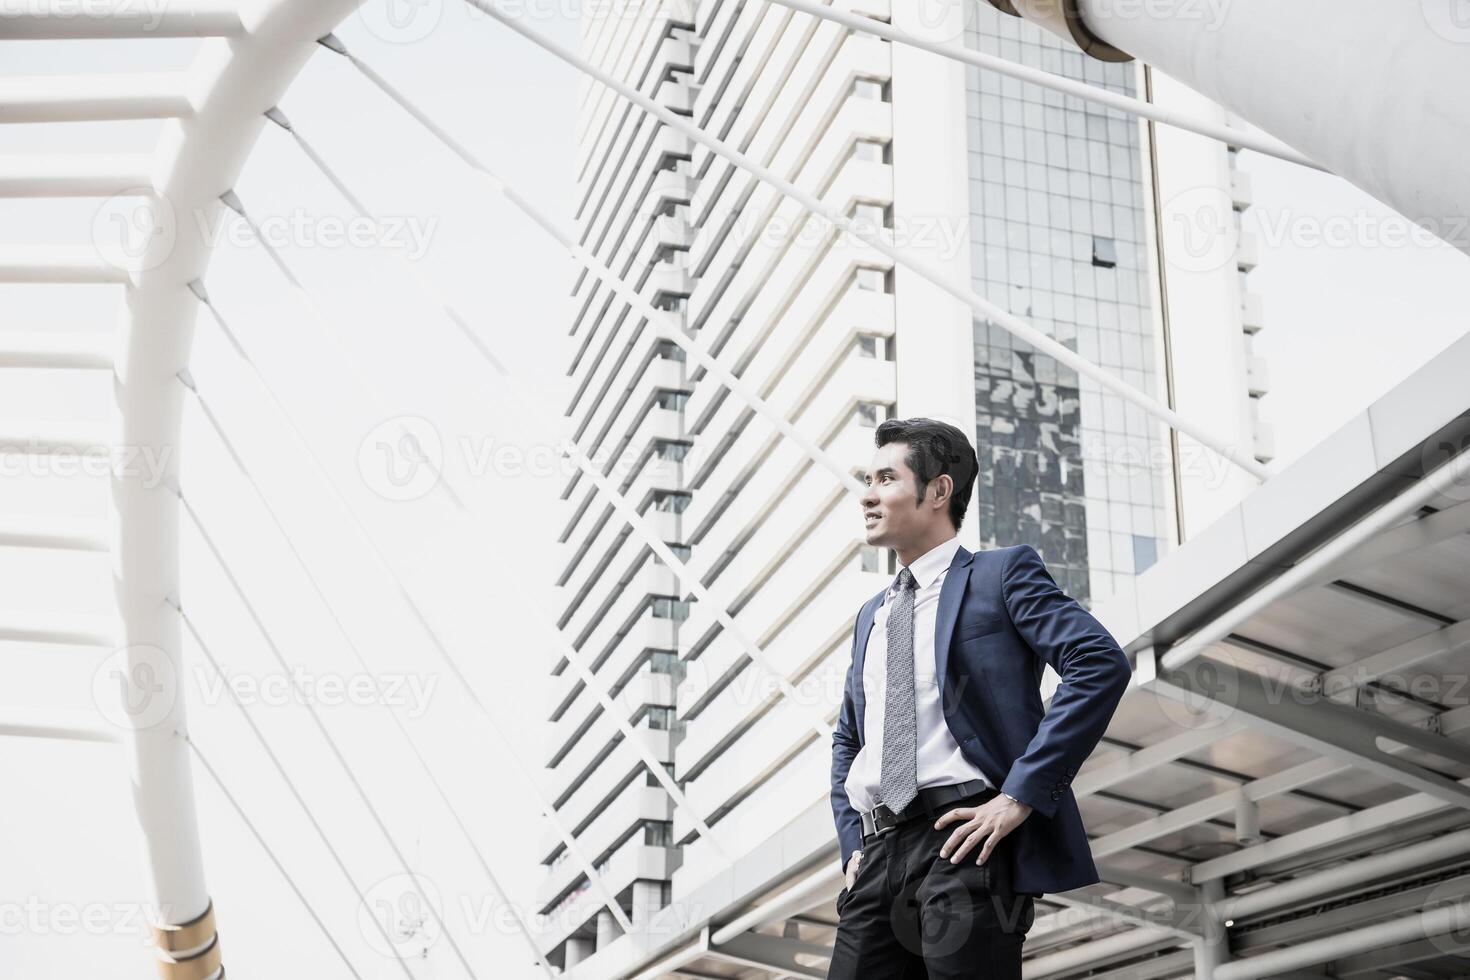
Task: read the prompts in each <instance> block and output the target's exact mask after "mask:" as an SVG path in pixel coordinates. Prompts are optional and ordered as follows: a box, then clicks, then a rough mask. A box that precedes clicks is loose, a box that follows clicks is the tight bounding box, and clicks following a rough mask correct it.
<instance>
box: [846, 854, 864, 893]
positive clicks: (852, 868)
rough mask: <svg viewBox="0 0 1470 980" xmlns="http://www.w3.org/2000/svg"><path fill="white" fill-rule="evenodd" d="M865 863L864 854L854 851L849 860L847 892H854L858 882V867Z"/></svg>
mask: <svg viewBox="0 0 1470 980" xmlns="http://www.w3.org/2000/svg"><path fill="white" fill-rule="evenodd" d="M862 862H863V852H862V851H853V852H852V855H851V856H850V857H849V858H848V859H847V890H848V891H852V886H853V885H854V884H855V883H856V882H857V871H858V865H859V864H862Z"/></svg>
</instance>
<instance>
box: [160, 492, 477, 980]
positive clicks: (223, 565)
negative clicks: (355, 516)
mask: <svg viewBox="0 0 1470 980" xmlns="http://www.w3.org/2000/svg"><path fill="white" fill-rule="evenodd" d="M180 500H181V501H182V504H183V508H184V512H185V513H186V514H188V515H189V519H190V520H191V521H192V522H193V524H194V528H195V530H196V531H198V532H199V536H200V538H201V539H202V540H203V541H204V544H205V547H206V548H207V549H208V550H209V553H210V554H211V555H212V556H213V557H214V561H215V564H216V565H217V566H218V567H219V569H220V571H221V572H223V573H224V576H225V578H226V580H227V581H229V583H230V589H231V591H232V592H234V593H235V596H236V598H238V599H239V600H240V604H241V605H242V606H243V607H244V609H245V612H246V615H247V616H249V618H250V621H251V623H252V624H253V625H254V626H255V630H256V632H257V633H258V634H259V635H260V637H261V639H263V640H264V641H265V646H266V649H267V650H269V651H270V654H271V658H272V659H273V660H275V662H276V665H277V666H278V667H280V668H281V670H282V672H284V673H285V674H286V675H287V676H288V677H289V678H290V681H291V688H292V691H293V692H294V694H295V696H296V700H297V702H298V703H299V704H300V705H301V706H302V707H304V708H305V709H306V713H307V715H308V716H309V717H310V718H311V721H312V725H313V727H315V728H316V730H317V733H318V734H319V735H321V737H322V740H323V741H324V742H325V743H326V744H327V748H328V749H330V750H331V753H332V757H333V759H335V760H336V762H337V766H338V768H339V769H341V771H342V773H343V775H345V776H346V777H347V781H348V782H349V783H351V784H352V788H353V791H354V792H355V793H356V794H357V798H358V800H359V801H360V802H361V803H362V805H363V809H365V810H366V811H367V812H368V815H369V816H370V817H372V821H373V825H374V826H375V827H377V829H378V833H379V835H380V836H382V838H383V842H384V843H386V844H387V845H388V849H389V850H390V851H392V852H393V856H394V857H395V858H396V859H397V860H398V865H399V867H400V868H402V870H403V873H404V875H406V876H407V877H408V879H409V880H410V881H412V882H413V884H414V890H415V891H417V892H418V895H419V897H420V898H421V899H423V901H424V905H425V907H426V909H427V911H428V914H429V916H430V917H432V918H433V920H434V923H435V924H436V925H437V926H438V927H439V929H440V931H441V932H443V934H444V938H445V939H447V940H449V948H450V949H451V950H453V951H454V955H455V958H456V959H458V960H459V964H460V966H462V967H463V968H464V971H465V972H466V973H468V974H469V975H470V977H471V980H475V971H474V969H473V968H472V967H471V966H470V963H469V959H468V958H467V957H466V956H465V954H464V951H463V950H462V949H461V948H460V945H459V940H457V939H455V937H454V933H453V932H452V931H450V929H449V926H448V924H447V923H446V922H445V921H444V919H443V916H442V915H441V913H440V911H439V909H438V908H437V907H435V906H434V904H433V903H432V902H431V901H430V900H429V896H428V895H427V894H426V893H425V892H424V890H423V889H422V888H421V887H420V886H419V883H418V877H417V876H416V875H415V874H414V872H413V866H412V865H411V864H409V861H408V857H407V856H406V855H405V854H404V853H403V849H402V847H400V846H399V843H398V840H397V838H396V837H395V836H394V834H393V832H392V830H390V829H389V827H388V823H387V821H386V820H384V818H383V815H382V813H381V812H380V811H379V810H378V807H377V805H376V804H374V803H373V799H372V797H371V796H370V795H369V794H368V791H367V788H366V787H365V786H363V784H362V780H361V778H360V777H359V776H358V773H357V769H356V767H354V766H353V765H352V763H350V762H349V761H348V760H347V756H346V755H345V754H344V753H343V751H342V747H341V746H340V745H339V744H338V742H337V739H336V737H335V736H333V735H332V732H331V729H329V728H328V727H327V725H326V722H324V721H323V720H322V718H321V713H320V712H318V711H317V709H316V705H315V704H314V703H313V701H312V699H311V698H310V697H309V696H308V695H307V694H306V692H305V691H304V690H303V689H302V687H301V682H300V680H299V679H298V677H299V675H298V674H297V673H296V671H295V670H294V669H293V668H292V665H291V664H290V662H289V661H287V660H286V655H285V654H284V653H283V652H282V651H281V647H280V644H279V642H278V641H277V640H276V637H275V634H274V633H273V632H272V631H271V629H270V628H269V627H268V626H266V624H265V620H264V619H262V618H261V615H260V613H259V611H258V610H257V609H256V608H255V603H253V602H251V600H250V596H249V594H248V593H247V592H246V591H245V587H244V586H243V585H242V584H241V583H240V580H239V579H238V578H237V577H236V576H235V571H234V568H233V567H232V566H231V565H230V564H229V562H228V561H226V560H225V556H224V554H223V553H222V552H221V551H220V549H219V545H218V544H216V543H215V540H214V537H213V536H212V535H211V534H210V533H209V529H208V528H206V527H205V526H204V521H203V520H201V519H200V517H199V513H198V512H197V511H196V510H195V509H194V507H193V506H192V505H191V504H190V502H189V498H188V497H184V496H183V495H180ZM181 615H184V618H185V619H188V618H189V617H188V616H187V615H186V614H183V613H182V611H181ZM297 666H300V665H297Z"/></svg>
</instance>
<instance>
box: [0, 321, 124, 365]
mask: <svg viewBox="0 0 1470 980" xmlns="http://www.w3.org/2000/svg"><path fill="white" fill-rule="evenodd" d="M111 345H112V337H111V335H109V334H76V333H48V332H43V331H39V330H32V331H24V332H15V331H7V332H4V333H0V368H92V369H105V368H111V367H112V350H111Z"/></svg>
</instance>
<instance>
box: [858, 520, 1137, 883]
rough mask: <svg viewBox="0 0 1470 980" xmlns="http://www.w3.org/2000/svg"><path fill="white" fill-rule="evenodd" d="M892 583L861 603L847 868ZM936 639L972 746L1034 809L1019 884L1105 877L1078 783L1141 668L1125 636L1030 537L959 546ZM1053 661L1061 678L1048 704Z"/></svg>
mask: <svg viewBox="0 0 1470 980" xmlns="http://www.w3.org/2000/svg"><path fill="white" fill-rule="evenodd" d="M886 591H887V589H885V590H884V592H886ZM884 592H879V593H878V594H877V595H876V596H874V597H873V598H871V599H869V600H868V601H867V603H865V604H864V605H863V607H862V610H861V611H860V612H859V613H858V617H857V623H856V624H855V626H854V629H853V638H852V665H851V666H850V667H849V668H848V671H847V686H846V689H845V691H844V693H843V697H842V710H841V711H840V712H838V715H837V726H836V728H835V730H834V731H833V733H832V813H833V815H834V816H835V817H836V820H837V839H838V842H839V844H840V845H841V849H842V867H843V868H846V867H847V860H848V858H849V857H850V856H851V855H852V852H853V851H855V850H859V849H860V848H861V847H862V819H861V817H860V815H859V814H858V812H857V810H855V809H853V806H852V804H851V803H850V802H849V801H848V798H847V789H846V787H845V786H844V784H845V783H846V782H847V773H848V770H850V769H851V768H852V760H853V759H854V758H856V756H857V754H858V749H860V748H861V747H862V745H863V712H864V709H865V704H866V699H865V698H864V695H863V657H864V655H865V653H866V652H867V646H868V634H869V632H871V630H872V627H873V617H874V614H875V613H876V611H877V609H878V607H879V605H881V604H882V602H883V595H884ZM934 650H935V660H936V664H935V676H936V677H937V678H938V679H939V685H940V704H941V706H942V708H943V710H944V717H945V720H946V721H947V722H948V723H949V730H950V732H951V733H952V734H953V735H954V738H955V741H956V742H958V743H959V746H960V751H961V752H963V753H964V755H965V758H966V759H969V760H970V761H971V762H972V763H974V764H975V766H976V767H977V768H978V769H979V770H980V772H982V773H983V774H984V775H985V778H986V779H988V780H989V781H990V783H991V785H994V786H999V787H1000V788H1001V791H1002V792H1005V793H1009V794H1010V795H1011V796H1014V797H1015V798H1016V799H1018V800H1020V801H1021V802H1023V803H1027V804H1030V806H1031V808H1032V810H1033V812H1032V813H1031V814H1030V815H1029V816H1028V817H1027V818H1026V819H1025V820H1024V821H1022V822H1021V824H1020V825H1019V826H1018V827H1016V829H1015V830H1013V831H1011V834H1010V836H1011V837H1014V838H1016V841H1015V843H1016V844H1017V845H1018V846H1016V847H1013V848H1011V849H1010V850H1011V853H1012V854H1013V855H1014V859H1015V861H1016V867H1015V869H1014V871H1015V877H1014V878H1013V879H1012V880H1013V881H1014V882H1015V889H1016V891H1018V892H1025V893H1027V894H1033V895H1042V894H1045V893H1048V892H1063V891H1067V890H1069V889H1072V888H1081V887H1082V886H1084V885H1091V884H1094V883H1096V882H1097V881H1098V875H1097V868H1096V867H1095V866H1094V865H1093V862H1092V849H1091V847H1089V845H1088V842H1087V833H1086V831H1085V830H1084V829H1083V827H1082V816H1081V814H1080V813H1079V812H1078V810H1077V800H1076V798H1075V797H1074V796H1073V795H1072V789H1071V786H1070V783H1071V781H1072V777H1073V776H1075V775H1076V774H1077V770H1078V769H1079V768H1081V766H1082V763H1083V762H1084V761H1085V760H1086V759H1087V757H1088V755H1090V754H1091V753H1092V750H1093V748H1094V747H1095V746H1096V745H1097V743H1098V740H1099V739H1101V738H1102V736H1103V733H1104V732H1105V731H1106V730H1107V727H1108V722H1109V721H1110V720H1111V719H1112V717H1113V711H1114V709H1116V708H1117V705H1118V702H1119V700H1121V699H1122V697H1123V692H1124V691H1125V690H1126V689H1127V687H1128V684H1129V683H1130V680H1131V678H1132V669H1131V667H1130V666H1129V664H1128V658H1127V657H1126V656H1125V655H1124V654H1123V651H1122V649H1120V648H1119V646H1118V643H1117V641H1116V640H1114V639H1113V637H1112V635H1111V634H1109V633H1108V631H1107V630H1106V629H1104V628H1103V625H1102V624H1101V623H1099V622H1098V621H1097V620H1096V619H1095V618H1094V617H1093V616H1092V614H1091V613H1089V612H1088V611H1087V610H1086V609H1084V608H1083V607H1082V606H1081V605H1080V604H1079V603H1078V602H1077V601H1076V600H1074V599H1072V598H1071V597H1070V596H1068V595H1067V594H1066V593H1064V592H1063V591H1062V590H1061V589H1060V588H1058V587H1057V584H1056V581H1055V580H1054V579H1053V578H1052V577H1051V573H1049V572H1048V571H1047V570H1046V566H1045V565H1044V564H1043V563H1042V561H1041V556H1040V555H1038V554H1037V553H1036V549H1034V548H1032V547H1031V546H1030V545H1027V544H1022V545H1016V546H1015V547H1011V548H997V549H995V550H993V551H978V552H972V551H967V550H966V549H965V548H963V547H961V548H960V549H959V550H958V551H956V552H955V556H954V560H953V561H951V562H950V566H949V571H948V572H946V574H945V577H944V585H943V586H942V587H941V588H940V592H939V612H938V616H937V621H936V623H935V636H934ZM1044 664H1051V666H1052V668H1053V669H1054V670H1055V671H1056V672H1057V674H1058V675H1060V677H1061V684H1060V686H1058V688H1057V689H1056V692H1055V693H1054V694H1053V695H1052V701H1051V706H1050V708H1048V709H1047V710H1045V712H1044V713H1043V708H1042V703H1041V690H1040V687H1041V677H1042V671H1043V669H1044V667H1043V665H1044ZM978 853H979V852H978V848H977V849H976V850H973V851H972V852H971V853H970V855H969V857H968V858H967V859H968V860H973V859H974V857H975V856H976V855H977V854H978Z"/></svg>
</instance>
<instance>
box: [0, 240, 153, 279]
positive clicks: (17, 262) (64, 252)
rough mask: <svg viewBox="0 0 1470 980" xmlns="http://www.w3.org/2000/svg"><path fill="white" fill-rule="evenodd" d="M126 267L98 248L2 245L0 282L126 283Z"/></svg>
mask: <svg viewBox="0 0 1470 980" xmlns="http://www.w3.org/2000/svg"><path fill="white" fill-rule="evenodd" d="M127 281H128V273H127V270H126V269H122V268H119V267H118V266H115V265H113V264H111V263H110V262H108V261H106V260H105V259H104V258H103V257H102V256H101V255H100V254H98V252H97V250H96V249H95V248H92V247H90V246H68V245H59V246H58V245H19V246H17V245H0V283H68V284H80V283H124V282H127Z"/></svg>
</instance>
